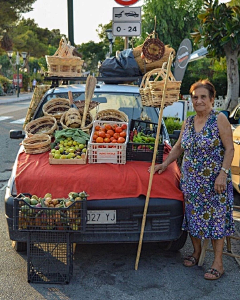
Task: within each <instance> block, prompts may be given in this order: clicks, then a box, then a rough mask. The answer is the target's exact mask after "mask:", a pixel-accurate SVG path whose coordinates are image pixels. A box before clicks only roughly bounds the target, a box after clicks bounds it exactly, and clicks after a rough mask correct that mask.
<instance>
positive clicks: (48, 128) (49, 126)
mask: <svg viewBox="0 0 240 300" xmlns="http://www.w3.org/2000/svg"><path fill="white" fill-rule="evenodd" d="M57 128H58V126H57V120H56V119H55V118H54V117H51V116H44V117H40V118H38V119H36V120H33V121H30V122H29V123H28V124H27V125H26V127H25V131H26V133H27V135H28V136H31V135H33V134H40V133H45V134H49V135H53V133H54V131H55V130H56V129H57Z"/></svg>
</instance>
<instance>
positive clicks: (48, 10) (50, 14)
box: [23, 0, 228, 45]
mask: <svg viewBox="0 0 240 300" xmlns="http://www.w3.org/2000/svg"><path fill="white" fill-rule="evenodd" d="M124 1H127V0H124ZM227 1H228V0H223V1H219V2H227ZM67 2H68V1H67V0H37V1H36V2H35V3H34V4H33V5H32V7H33V11H32V12H29V13H26V14H24V15H23V16H24V18H31V19H34V20H35V23H37V24H38V26H39V27H40V28H48V29H49V30H52V29H59V30H60V32H61V33H62V34H66V36H68V20H67ZM143 3H144V0H139V1H138V2H137V3H136V4H134V5H131V6H130V7H136V6H137V7H139V6H142V5H143ZM113 7H124V6H122V5H119V4H118V3H117V2H116V1H115V0H85V1H84V0H73V10H74V16H73V19H74V42H75V44H78V45H79V44H81V43H87V42H89V41H94V42H96V43H97V42H99V38H98V35H97V32H96V29H98V25H99V24H104V25H105V24H108V23H109V22H110V21H111V20H112V17H113Z"/></svg>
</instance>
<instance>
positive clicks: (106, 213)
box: [87, 210, 116, 224]
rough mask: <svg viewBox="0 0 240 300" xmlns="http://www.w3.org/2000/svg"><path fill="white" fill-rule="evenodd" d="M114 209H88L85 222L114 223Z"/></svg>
mask: <svg viewBox="0 0 240 300" xmlns="http://www.w3.org/2000/svg"><path fill="white" fill-rule="evenodd" d="M115 223H116V210H88V211H87V224H115Z"/></svg>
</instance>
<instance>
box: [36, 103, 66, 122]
mask: <svg viewBox="0 0 240 300" xmlns="http://www.w3.org/2000/svg"><path fill="white" fill-rule="evenodd" d="M69 108H70V101H69V100H68V99H65V98H54V99H51V100H49V101H48V102H47V103H45V104H44V105H43V109H42V110H43V113H44V115H45V116H52V117H54V118H55V119H56V120H57V122H59V121H60V118H61V116H62V114H63V113H64V112H65V111H68V110H69Z"/></svg>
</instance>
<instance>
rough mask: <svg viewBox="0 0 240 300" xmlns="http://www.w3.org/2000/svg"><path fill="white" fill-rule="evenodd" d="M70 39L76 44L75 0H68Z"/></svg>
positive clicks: (72, 43)
mask: <svg viewBox="0 0 240 300" xmlns="http://www.w3.org/2000/svg"><path fill="white" fill-rule="evenodd" d="M68 40H69V41H70V43H71V45H72V46H74V26H73V0H68Z"/></svg>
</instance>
